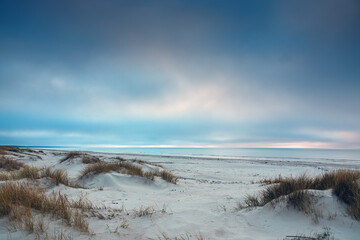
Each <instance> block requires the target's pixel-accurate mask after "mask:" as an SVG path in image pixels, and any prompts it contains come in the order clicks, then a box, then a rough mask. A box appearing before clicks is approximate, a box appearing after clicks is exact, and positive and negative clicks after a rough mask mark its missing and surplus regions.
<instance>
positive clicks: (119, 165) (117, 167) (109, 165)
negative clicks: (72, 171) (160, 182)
mask: <svg viewBox="0 0 360 240" xmlns="http://www.w3.org/2000/svg"><path fill="white" fill-rule="evenodd" d="M108 172H120V173H124V174H128V175H132V176H140V177H149V179H150V180H151V177H150V176H148V175H147V174H144V173H145V172H144V171H143V170H142V168H141V167H140V166H137V165H135V164H132V163H129V162H126V161H119V162H98V163H94V164H89V165H88V166H86V167H85V168H84V169H83V170H82V172H81V178H82V177H85V176H87V175H89V174H94V175H96V174H100V173H108Z"/></svg>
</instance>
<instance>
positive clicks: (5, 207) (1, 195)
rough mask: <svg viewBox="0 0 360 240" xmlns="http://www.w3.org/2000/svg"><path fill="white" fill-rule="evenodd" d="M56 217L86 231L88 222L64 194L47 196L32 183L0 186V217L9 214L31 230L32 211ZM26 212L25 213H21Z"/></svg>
mask: <svg viewBox="0 0 360 240" xmlns="http://www.w3.org/2000/svg"><path fill="white" fill-rule="evenodd" d="M33 211H37V213H40V214H41V215H50V216H52V217H57V218H59V219H61V220H62V222H63V223H64V224H66V225H68V226H72V227H74V228H76V229H78V230H80V231H84V232H88V231H89V229H88V224H87V222H86V221H85V219H84V217H83V216H82V215H81V214H80V212H79V211H78V210H73V209H72V203H71V202H70V201H69V200H68V198H67V197H66V196H65V195H62V194H60V193H53V194H52V195H50V196H47V195H46V194H45V193H44V191H43V190H42V189H40V188H38V187H36V186H34V185H30V184H24V183H13V182H12V183H5V184H2V185H1V186H0V217H4V216H9V217H12V218H13V219H16V221H17V222H18V223H22V224H25V225H26V226H27V227H26V228H27V229H28V230H30V231H31V230H32V228H31V225H33V221H34V220H33V219H32V218H31V216H32V212H33ZM23 213H26V214H23Z"/></svg>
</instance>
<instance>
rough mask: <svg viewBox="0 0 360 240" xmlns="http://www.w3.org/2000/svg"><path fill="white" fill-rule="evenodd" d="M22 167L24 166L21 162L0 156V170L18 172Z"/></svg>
mask: <svg viewBox="0 0 360 240" xmlns="http://www.w3.org/2000/svg"><path fill="white" fill-rule="evenodd" d="M23 166H24V164H23V163H22V162H19V161H16V160H14V159H11V158H8V157H5V156H0V168H2V169H5V170H6V171H14V170H19V169H20V168H21V167H23Z"/></svg>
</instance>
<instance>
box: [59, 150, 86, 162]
mask: <svg viewBox="0 0 360 240" xmlns="http://www.w3.org/2000/svg"><path fill="white" fill-rule="evenodd" d="M83 155H84V153H82V152H77V151H72V152H69V153H68V154H67V155H66V156H65V157H64V158H62V159H60V163H62V162H65V161H67V160H69V159H73V158H77V157H81V156H83Z"/></svg>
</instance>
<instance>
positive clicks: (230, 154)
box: [26, 146, 360, 160]
mask: <svg viewBox="0 0 360 240" xmlns="http://www.w3.org/2000/svg"><path fill="white" fill-rule="evenodd" d="M26 147H28V148H37V149H54V150H69V151H94V152H106V153H119V154H142V155H162V156H194V157H215V158H216V157H218V158H274V159H277V158H279V159H284V158H286V159H322V160H324V159H334V160H360V149H308V148H307V149H299V148H293V149H292V148H140V147H133V148H123V147H121V148H118V147H81V146H79V147H64V146H26Z"/></svg>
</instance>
